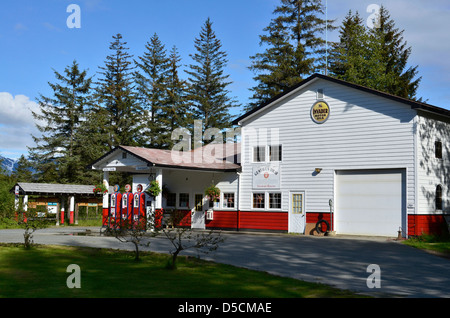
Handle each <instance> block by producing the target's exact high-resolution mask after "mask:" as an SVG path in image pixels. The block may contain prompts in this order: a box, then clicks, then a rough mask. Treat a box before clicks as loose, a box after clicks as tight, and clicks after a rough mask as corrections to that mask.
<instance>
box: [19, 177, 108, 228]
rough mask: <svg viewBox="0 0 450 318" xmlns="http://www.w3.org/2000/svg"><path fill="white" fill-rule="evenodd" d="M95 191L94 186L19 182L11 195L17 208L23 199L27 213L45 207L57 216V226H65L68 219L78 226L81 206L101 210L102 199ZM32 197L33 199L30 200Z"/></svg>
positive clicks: (49, 212) (70, 222)
mask: <svg viewBox="0 0 450 318" xmlns="http://www.w3.org/2000/svg"><path fill="white" fill-rule="evenodd" d="M93 189H94V186H93V185H76V184H54V183H27V182H18V183H16V184H15V185H14V187H13V188H12V189H11V193H14V194H15V200H16V201H15V202H16V207H17V206H18V205H19V202H20V199H21V198H22V204H23V207H24V210H25V211H27V210H28V208H36V207H37V206H44V207H45V210H46V211H47V213H48V214H54V215H55V217H56V225H59V224H64V222H66V219H68V222H69V224H78V207H79V206H87V207H89V206H90V207H95V209H96V210H97V209H98V207H100V208H101V206H102V197H101V196H99V195H98V194H95V193H94V191H93ZM30 196H31V197H32V198H33V199H31V200H30ZM67 207H68V211H67V210H66V208H67ZM66 211H67V212H66ZM66 213H67V218H65V216H66Z"/></svg>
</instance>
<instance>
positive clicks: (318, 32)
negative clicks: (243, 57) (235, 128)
mask: <svg viewBox="0 0 450 318" xmlns="http://www.w3.org/2000/svg"><path fill="white" fill-rule="evenodd" d="M273 14H274V15H276V17H275V18H273V19H272V20H271V22H270V24H269V26H268V27H266V28H265V29H264V32H266V33H267V34H264V35H261V36H260V45H261V46H266V49H265V51H264V52H263V53H257V54H256V55H254V56H251V57H250V59H251V60H252V65H251V66H250V67H249V68H250V70H252V71H253V72H254V73H255V74H256V76H255V77H254V79H255V81H256V82H257V85H256V86H255V87H253V88H251V91H253V96H252V97H251V99H252V102H251V103H250V104H249V105H247V106H246V110H247V111H248V110H251V109H253V108H255V107H257V106H258V105H260V104H262V103H264V102H266V101H268V100H269V99H271V98H272V97H274V96H276V95H277V94H279V93H282V92H283V91H284V90H285V89H286V88H288V87H291V86H293V85H295V84H297V83H299V82H300V81H301V80H303V79H304V78H305V77H308V76H310V75H311V74H312V73H314V72H319V71H321V70H324V69H325V65H324V61H325V53H326V50H325V39H324V38H323V36H322V35H323V33H324V32H325V30H326V28H327V27H328V29H329V30H332V29H333V28H334V27H333V26H332V22H333V21H330V20H328V21H325V20H324V19H323V18H322V16H323V15H324V6H323V5H322V0H309V1H306V0H281V4H280V5H279V6H278V7H277V8H276V9H275V10H274V12H273ZM327 24H328V25H327Z"/></svg>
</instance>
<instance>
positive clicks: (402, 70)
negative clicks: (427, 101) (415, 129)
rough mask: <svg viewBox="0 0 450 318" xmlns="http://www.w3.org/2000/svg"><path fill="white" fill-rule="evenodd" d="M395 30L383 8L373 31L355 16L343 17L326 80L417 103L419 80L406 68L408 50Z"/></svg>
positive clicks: (401, 33)
mask: <svg viewBox="0 0 450 318" xmlns="http://www.w3.org/2000/svg"><path fill="white" fill-rule="evenodd" d="M403 32H404V31H399V30H398V29H397V28H395V22H394V21H393V20H392V19H391V18H390V15H389V13H388V11H387V10H386V8H384V7H381V8H380V12H379V16H378V21H377V23H375V27H374V28H373V29H370V28H368V27H367V26H366V25H364V22H363V20H362V19H361V18H360V16H359V14H358V13H357V12H356V14H354V15H353V14H352V13H351V11H350V12H349V14H348V15H347V16H346V18H345V19H344V21H343V24H342V26H341V29H340V36H339V42H338V43H336V44H335V45H334V46H333V50H332V52H331V56H330V76H333V77H336V78H339V79H342V80H345V81H348V82H351V83H354V84H358V85H362V86H366V87H369V88H373V89H376V90H380V91H383V92H386V93H389V94H392V95H396V96H400V97H404V98H410V99H417V97H416V93H417V89H418V86H419V83H420V80H421V78H420V77H419V78H416V76H417V74H418V71H417V66H414V67H413V66H410V67H408V59H409V56H410V54H411V48H410V47H407V43H406V42H405V41H404V39H403Z"/></svg>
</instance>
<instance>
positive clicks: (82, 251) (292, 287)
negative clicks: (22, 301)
mask: <svg viewBox="0 0 450 318" xmlns="http://www.w3.org/2000/svg"><path fill="white" fill-rule="evenodd" d="M133 259H134V254H133V253H132V252H128V251H118V250H108V249H98V248H85V247H65V246H34V247H33V248H31V249H29V250H26V249H24V247H23V245H21V244H1V245H0V297H10V298H34V297H43V298H47V297H49V298H53V297H59V298H69V297H70V298H73V297H83V298H116V297H117V298H127V297H146V298H157V297H158V298H182V297H188V298H222V297H226V298H249V297H252V298H253V297H256V298H299V297H301V298H355V297H361V296H359V295H356V294H354V293H351V292H349V291H343V290H339V289H335V288H332V287H329V286H327V285H323V284H316V283H308V282H303V281H299V280H295V279H291V278H285V277H278V276H273V275H270V274H268V273H265V272H260V271H253V270H247V269H243V268H238V267H233V266H229V265H224V264H217V263H213V262H207V261H203V260H199V259H195V258H189V257H183V256H179V260H178V261H177V264H178V266H177V270H169V269H166V267H165V265H166V264H167V261H168V259H169V256H168V255H165V254H157V253H150V252H145V253H142V257H141V259H142V260H141V261H140V262H135V261H134V260H133ZM70 264H77V265H78V266H80V269H81V288H79V289H76V288H74V289H70V288H68V287H67V285H66V280H67V278H68V277H69V275H71V274H72V272H66V269H67V266H69V265H70Z"/></svg>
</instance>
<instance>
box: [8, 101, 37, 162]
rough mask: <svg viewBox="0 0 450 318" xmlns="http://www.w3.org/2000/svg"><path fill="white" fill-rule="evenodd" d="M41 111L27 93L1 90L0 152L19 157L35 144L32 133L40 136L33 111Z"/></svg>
mask: <svg viewBox="0 0 450 318" xmlns="http://www.w3.org/2000/svg"><path fill="white" fill-rule="evenodd" d="M32 110H33V111H35V112H38V113H39V105H38V104H37V103H36V102H34V101H32V100H30V99H29V98H28V97H27V96H25V95H16V96H13V95H11V94H10V93H8V92H0V153H1V154H2V155H6V154H9V156H10V157H11V158H17V157H19V156H20V155H21V154H27V153H28V150H27V146H34V145H35V144H34V141H33V138H32V137H31V135H35V136H38V135H39V131H38V130H37V128H36V125H35V120H34V118H33V115H32V113H31V111H32Z"/></svg>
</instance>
